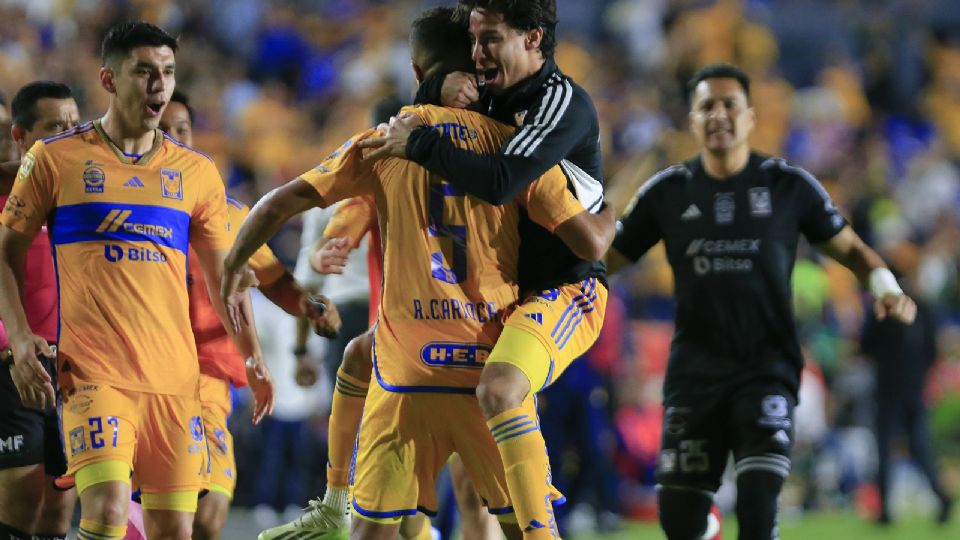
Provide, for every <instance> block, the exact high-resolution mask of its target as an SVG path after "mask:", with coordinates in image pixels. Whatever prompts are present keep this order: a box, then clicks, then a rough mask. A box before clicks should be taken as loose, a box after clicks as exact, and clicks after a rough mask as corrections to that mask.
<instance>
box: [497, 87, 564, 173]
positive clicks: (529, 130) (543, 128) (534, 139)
mask: <svg viewBox="0 0 960 540" xmlns="http://www.w3.org/2000/svg"><path fill="white" fill-rule="evenodd" d="M551 83H552V84H551V86H550V87H549V89H548V90H547V94H546V95H544V97H543V99H542V100H541V101H540V103H541V108H540V111H539V112H538V114H537V117H536V118H535V119H534V122H533V123H532V124H529V125H526V126H524V131H523V132H522V133H520V134H518V136H517V137H516V139H522V140H515V141H512V142H513V143H514V145H513V149H512V151H511V152H509V153H510V154H511V155H523V156H528V157H529V156H530V154H532V153H533V151H534V150H535V149H536V148H537V146H539V145H540V143H541V142H542V141H543V139H544V138H545V137H546V136H547V135H548V134H549V133H550V132H551V131H553V130H554V129H555V128H556V127H557V124H558V123H559V122H560V119H561V118H562V117H563V114H564V113H565V112H566V110H567V108H568V107H569V106H570V99H571V97H572V96H573V87H572V86H571V85H570V82H569V81H565V80H560V79H557V80H556V81H551Z"/></svg>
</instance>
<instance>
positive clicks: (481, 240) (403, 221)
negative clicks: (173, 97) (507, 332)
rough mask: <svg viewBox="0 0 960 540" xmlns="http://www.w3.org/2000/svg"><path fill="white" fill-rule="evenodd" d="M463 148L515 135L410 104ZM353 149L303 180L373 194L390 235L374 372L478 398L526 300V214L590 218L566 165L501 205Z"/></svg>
mask: <svg viewBox="0 0 960 540" xmlns="http://www.w3.org/2000/svg"><path fill="white" fill-rule="evenodd" d="M405 110H406V111H409V112H412V113H414V114H417V115H419V116H420V117H421V118H422V119H423V120H424V121H425V122H426V123H427V124H429V125H432V126H434V127H435V128H436V129H438V130H440V132H441V133H442V135H443V136H444V137H449V139H450V140H451V141H452V142H453V143H454V144H455V145H457V146H458V147H460V148H464V149H469V150H471V151H473V152H477V153H480V154H493V153H495V152H497V151H498V150H499V149H500V147H501V146H502V144H503V141H504V140H505V139H506V138H507V137H508V136H509V135H510V133H511V132H512V128H510V127H508V126H505V125H502V124H499V123H497V122H495V121H493V120H491V119H489V118H486V117H484V116H482V115H480V114H476V113H473V112H470V111H464V110H460V109H446V108H442V107H435V106H429V105H428V106H422V107H413V108H406V109H405ZM374 133H376V132H375V131H373V130H370V131H367V132H364V133H362V134H360V135H357V136H356V137H354V138H352V139H350V140H349V141H347V142H346V143H345V144H344V145H343V146H341V147H340V148H339V149H337V150H336V151H335V152H333V154H331V155H330V156H328V157H327V159H325V160H324V161H323V163H321V164H320V165H319V166H317V167H316V168H315V169H313V170H311V171H309V172H307V173H304V174H303V175H302V176H301V177H300V178H301V179H303V180H304V181H306V182H308V183H309V184H311V185H312V186H313V187H314V188H315V189H316V190H317V193H318V194H319V195H320V197H321V198H322V199H323V204H324V205H330V204H333V203H335V202H337V201H339V200H343V199H347V198H350V197H357V196H362V195H373V197H374V200H375V201H376V205H377V211H378V217H379V222H380V233H381V234H382V236H383V246H384V251H383V258H384V272H383V290H382V292H381V296H380V312H379V317H378V322H377V327H376V332H375V334H374V340H375V341H374V343H375V345H374V374H375V376H376V378H377V381H378V383H379V384H380V385H381V386H382V387H383V388H385V389H387V390H389V391H395V392H430V391H436V392H463V393H471V392H473V391H474V388H475V387H476V385H477V382H478V380H479V377H480V369H481V368H482V367H483V365H484V362H485V361H486V358H487V355H488V353H489V352H490V350H491V348H492V346H493V344H494V343H495V342H496V340H497V337H498V336H499V335H500V332H501V330H502V329H503V324H502V320H503V317H504V314H505V312H506V311H507V310H508V309H509V308H511V307H512V306H513V305H514V304H515V303H516V301H517V293H518V291H517V258H518V250H519V245H520V237H519V234H518V231H517V225H518V222H519V215H520V212H519V206H520V205H522V206H524V207H525V208H526V211H527V213H528V214H529V216H530V217H531V219H533V220H534V221H535V222H536V223H538V224H540V225H542V226H543V227H544V228H546V229H548V230H551V231H552V230H553V229H554V228H556V226H558V225H559V224H560V223H563V222H564V221H566V220H567V219H569V218H571V217H573V216H574V215H576V214H578V213H580V212H583V211H584V210H583V207H582V206H581V205H580V203H579V202H577V200H576V198H575V197H574V196H573V195H572V193H570V192H569V190H567V178H566V176H565V175H564V174H563V172H562V171H561V170H560V168H559V167H554V168H553V169H551V170H550V171H548V172H547V173H546V174H545V175H544V176H543V177H542V178H541V179H539V180H538V181H537V182H534V183H533V184H532V185H531V186H529V187H528V188H527V189H525V190H524V191H523V192H522V193H521V194H520V195H519V196H518V197H517V198H516V199H515V202H511V203H510V204H507V205H504V206H493V205H490V204H487V203H484V202H483V201H481V200H480V199H476V198H474V197H472V196H468V195H465V194H463V193H461V192H459V191H458V190H457V189H455V188H454V187H453V186H451V185H449V184H447V183H446V182H444V181H443V180H442V179H440V178H437V177H435V176H433V175H431V174H430V173H429V172H428V171H427V170H426V169H424V168H422V167H420V166H419V165H417V164H415V163H413V162H410V161H407V160H402V159H387V160H381V161H376V162H372V163H371V162H364V161H362V160H361V151H360V149H358V148H357V147H356V142H357V141H359V140H362V139H365V138H367V137H369V136H371V135H373V134H374Z"/></svg>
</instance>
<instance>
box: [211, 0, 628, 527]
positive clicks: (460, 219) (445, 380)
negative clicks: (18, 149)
mask: <svg viewBox="0 0 960 540" xmlns="http://www.w3.org/2000/svg"><path fill="white" fill-rule="evenodd" d="M458 41H459V42H460V43H461V46H459V47H451V46H450V44H451V43H457V42H458ZM465 42H466V34H465V33H464V31H463V27H462V26H459V25H457V24H455V23H453V21H452V20H451V13H450V10H449V9H446V10H444V9H437V10H432V11H430V12H428V13H427V14H426V15H424V16H422V17H421V18H420V19H418V20H417V21H416V22H415V24H414V26H413V28H412V32H411V46H412V52H413V56H414V66H415V71H416V72H417V77H418V80H422V79H423V78H424V76H430V75H434V74H436V73H443V72H445V71H449V69H444V65H446V67H447V68H449V67H456V66H460V65H463V64H464V63H465V62H466V61H467V59H466V54H465V52H466V50H467V47H466V43H465ZM461 55H462V58H458V57H459V56H461ZM441 61H442V64H441ZM408 111H409V112H410V113H411V114H417V115H420V116H421V117H422V118H423V119H424V120H425V121H426V122H428V123H429V124H430V125H434V126H437V129H438V131H440V132H441V133H443V134H445V136H446V137H450V138H452V139H454V140H455V142H456V143H457V144H458V145H462V146H463V147H465V148H471V149H472V150H474V151H475V152H481V153H488V154H489V153H492V152H494V151H496V149H498V148H500V146H501V145H502V144H503V141H504V140H505V139H506V137H507V136H508V135H509V134H510V133H511V132H512V129H511V128H509V127H508V126H505V125H501V124H497V123H496V122H493V121H491V120H489V119H486V118H484V117H483V116H481V115H478V114H476V113H473V112H469V111H461V110H454V109H443V108H438V107H432V106H423V107H417V108H414V109H409V110H408ZM375 134H376V132H373V131H368V132H365V133H363V134H361V135H358V136H357V137H355V138H353V139H351V140H350V141H348V142H347V143H346V144H344V145H343V146H342V147H341V148H340V149H338V150H336V151H335V152H334V153H333V154H331V156H330V157H329V158H328V159H327V160H325V161H324V162H323V163H322V164H321V165H319V166H318V167H317V168H316V169H314V170H312V171H309V172H307V173H305V174H304V175H302V176H301V177H300V178H298V179H295V180H294V181H292V182H290V183H289V184H287V185H286V186H284V187H282V188H279V189H277V190H275V191H274V192H272V193H271V194H270V195H268V196H267V197H265V198H264V199H263V200H262V201H261V202H260V203H258V205H257V206H256V207H255V208H254V209H253V212H252V213H251V214H250V217H249V218H248V219H247V221H246V222H245V223H244V226H243V227H242V228H241V231H240V233H239V234H238V238H237V243H236V245H235V246H234V248H233V249H232V250H231V254H230V255H229V256H228V259H227V264H228V268H230V269H231V270H233V269H235V268H240V267H241V265H242V263H243V262H244V261H245V260H246V259H247V257H249V255H250V254H251V253H252V252H253V251H254V250H255V249H256V247H257V246H259V245H260V244H262V243H263V242H264V241H265V240H266V239H267V238H269V237H270V236H272V234H273V233H274V232H275V231H276V230H277V229H278V228H279V227H280V226H281V225H282V223H284V222H285V221H286V220H287V219H289V218H290V217H291V216H293V215H295V214H296V213H299V212H301V211H304V210H306V209H308V208H311V207H313V206H327V205H329V204H332V203H334V202H335V201H337V200H341V199H345V198H348V197H354V196H359V195H365V194H372V195H374V198H375V200H376V203H377V207H378V213H379V220H380V225H381V233H382V234H383V236H384V288H383V292H382V295H381V302H380V317H379V321H378V323H377V326H376V329H375V334H374V348H373V353H374V354H373V371H374V376H375V377H376V380H377V384H376V385H373V386H372V387H371V389H370V392H369V394H368V396H367V402H366V404H365V407H364V413H363V414H364V417H363V422H362V428H361V432H360V437H359V445H358V448H359V454H358V457H357V463H356V477H355V485H354V494H353V511H354V513H355V515H357V516H360V517H362V518H363V519H359V520H354V522H353V530H354V532H353V534H354V535H355V536H356V537H359V538H387V537H389V536H390V535H395V534H396V531H397V528H398V527H399V520H400V518H401V517H402V516H404V515H414V514H416V513H417V510H418V508H420V509H422V510H424V511H426V512H428V513H429V512H430V511H432V510H435V509H436V494H435V492H434V483H435V480H436V473H437V471H438V470H439V468H440V467H441V466H442V464H443V463H444V462H445V460H446V458H447V456H448V455H449V454H450V453H452V452H457V453H459V454H460V455H461V457H462V459H463V462H464V464H465V466H466V468H467V470H468V472H469V474H470V477H471V479H472V480H473V481H474V483H475V484H476V487H477V490H478V491H479V492H480V494H481V496H483V497H484V499H486V500H487V502H488V505H489V509H490V511H491V512H493V513H495V514H502V517H503V516H507V515H509V514H511V513H512V508H511V506H510V502H509V497H508V495H507V487H506V485H507V479H506V477H505V474H504V471H503V462H502V461H501V459H500V453H499V452H498V450H497V448H496V443H497V442H500V443H501V444H502V443H505V442H507V441H512V440H516V439H517V438H518V437H521V436H522V435H525V434H528V433H531V432H534V431H536V430H537V429H538V426H537V421H536V412H535V410H534V408H533V402H532V400H526V401H525V402H524V404H523V406H522V407H520V408H518V410H517V411H516V414H515V415H514V416H513V417H511V418H509V419H507V420H506V421H501V422H497V423H494V424H492V425H487V424H486V423H485V422H484V418H485V417H484V415H483V413H482V411H481V410H480V404H479V403H478V401H477V399H476V398H475V397H474V396H473V394H474V392H475V391H476V387H477V385H478V383H479V382H480V372H481V370H483V369H485V368H484V365H485V364H486V362H485V360H486V357H487V356H488V355H489V351H490V350H491V349H492V347H493V345H494V343H495V342H496V340H497V338H498V337H499V333H500V331H501V328H502V321H503V319H504V318H505V316H506V315H507V310H508V309H509V308H511V307H512V306H515V304H516V301H517V292H518V289H517V285H516V279H517V274H516V265H517V258H518V247H519V235H518V231H517V225H518V223H519V208H518V206H517V204H516V203H511V204H509V205H507V206H504V207H496V206H488V205H484V204H478V203H479V201H477V200H476V199H475V198H473V197H470V196H467V195H465V194H463V193H461V192H460V191H459V190H457V189H456V188H454V187H453V186H451V185H450V184H447V183H445V182H443V181H441V180H440V179H439V178H438V177H436V176H433V175H431V174H430V173H428V172H427V171H426V170H424V169H422V168H421V167H419V166H417V165H415V164H413V163H410V162H407V161H403V160H393V159H391V160H385V161H382V162H372V161H363V160H362V159H361V155H360V149H359V148H358V145H357V144H356V142H357V141H362V140H365V139H366V138H368V137H370V136H373V135H375ZM568 182H569V178H568V176H567V175H565V174H564V172H563V171H562V170H561V169H560V168H554V169H551V170H550V172H549V174H547V175H546V176H545V177H544V178H543V179H542V180H541V181H540V182H538V183H535V184H533V185H532V186H530V187H529V188H527V189H524V190H523V192H522V194H521V195H520V196H519V197H518V202H519V203H520V204H522V205H525V206H526V210H527V212H528V213H529V215H530V216H531V218H532V219H534V220H536V221H537V222H538V223H540V224H541V225H543V226H544V227H546V228H547V229H548V230H551V231H555V232H556V233H557V234H558V235H560V236H561V237H563V238H564V239H565V240H566V241H568V242H570V243H571V244H572V245H573V246H574V249H575V250H576V251H577V252H581V253H583V252H590V253H594V252H601V251H603V249H604V248H605V244H604V242H603V241H604V240H607V241H608V240H609V238H610V234H611V233H612V220H611V219H609V218H608V217H607V216H605V215H604V216H597V215H593V214H589V213H588V212H586V211H584V209H583V206H582V205H580V204H579V203H578V202H577V200H576V197H575V195H574V194H573V193H571V192H569V191H568V190H567V183H568ZM597 229H601V230H602V231H603V232H602V233H596V234H595V231H596V230H597ZM594 240H598V242H597V243H594V242H593V241H594ZM581 242H583V243H582V244H581ZM584 244H585V245H584ZM238 279H239V277H233V276H231V275H225V283H224V288H223V291H222V292H223V293H224V294H226V295H229V293H231V292H232V291H233V290H234V287H233V286H232V283H233V282H234V281H237V280H238ZM582 286H583V288H584V289H586V290H584V291H582V293H583V296H582V298H581V299H580V303H582V304H583V305H584V306H585V307H586V308H587V309H589V305H590V303H591V302H592V301H595V300H596V297H595V296H594V294H593V293H594V292H595V291H596V288H595V287H596V280H592V279H588V280H585V282H584V283H583V284H582ZM543 304H544V305H546V306H549V300H547V299H545V300H544V301H543ZM572 307H576V306H572ZM543 309H544V310H545V308H543ZM570 312H571V314H572V315H573V317H571V319H570V325H567V326H566V329H567V330H569V326H571V325H575V324H576V322H577V321H579V320H580V319H581V317H582V315H580V313H581V312H580V311H579V310H570ZM520 313H521V312H520V311H519V310H518V311H516V312H514V315H513V316H511V317H510V319H514V318H517V316H518V314H520ZM541 316H542V317H543V318H546V316H545V315H543V313H542V312H541ZM569 337H570V334H565V335H564V336H562V338H565V339H569ZM561 341H563V339H561ZM537 347H540V345H539V343H538V344H537ZM546 364H547V366H545V369H544V373H543V374H542V378H543V381H544V382H546V381H547V380H548V379H549V376H550V375H549V373H547V371H548V370H549V367H548V366H549V360H548V361H547V362H546ZM491 428H493V429H492V432H491ZM491 433H492V435H491ZM400 441H408V442H406V443H403V444H401V442H400ZM534 474H536V473H534ZM547 476H548V475H547V472H546V467H544V471H543V475H542V476H541V477H540V479H539V481H542V482H548V481H549V479H548V477H547ZM546 488H547V489H546V490H547V493H548V496H549V492H550V487H549V485H548V486H546ZM541 504H543V501H541ZM547 504H548V505H549V501H548V502H547ZM544 514H546V515H547V517H544V520H543V522H536V523H528V522H527V521H526V519H525V518H523V517H521V519H524V525H523V527H524V528H529V527H531V526H533V527H535V530H534V533H535V534H537V533H547V534H549V531H550V528H549V523H548V522H549V519H550V518H549V512H548V511H547V510H545V511H544ZM508 534H509V535H510V537H511V538H519V537H520V536H521V535H522V533H521V531H520V527H516V526H511V527H509V533H508ZM528 537H530V536H528Z"/></svg>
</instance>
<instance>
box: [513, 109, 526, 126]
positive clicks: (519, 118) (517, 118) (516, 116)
mask: <svg viewBox="0 0 960 540" xmlns="http://www.w3.org/2000/svg"><path fill="white" fill-rule="evenodd" d="M526 117H527V111H525V110H523V111H517V112H515V113H513V122H514V123H515V124H516V126H517V127H520V126H522V125H523V120H524V119H525V118H526Z"/></svg>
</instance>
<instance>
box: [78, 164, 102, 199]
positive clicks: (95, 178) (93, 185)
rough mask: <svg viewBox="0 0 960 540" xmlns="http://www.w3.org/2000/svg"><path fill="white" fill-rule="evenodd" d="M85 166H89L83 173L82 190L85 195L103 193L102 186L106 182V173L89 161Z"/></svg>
mask: <svg viewBox="0 0 960 540" xmlns="http://www.w3.org/2000/svg"><path fill="white" fill-rule="evenodd" d="M87 165H90V166H89V167H87V168H86V169H85V170H84V171H83V190H84V191H85V192H87V193H103V184H104V183H106V181H107V175H106V173H104V172H103V169H101V168H100V167H97V166H96V165H95V164H93V162H91V161H88V162H87Z"/></svg>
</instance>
